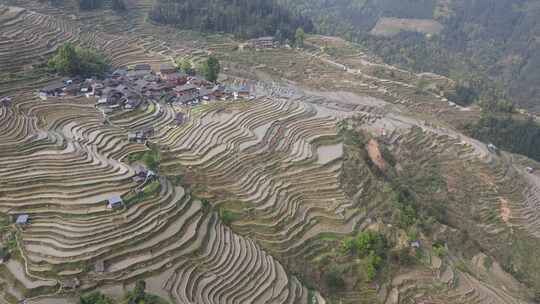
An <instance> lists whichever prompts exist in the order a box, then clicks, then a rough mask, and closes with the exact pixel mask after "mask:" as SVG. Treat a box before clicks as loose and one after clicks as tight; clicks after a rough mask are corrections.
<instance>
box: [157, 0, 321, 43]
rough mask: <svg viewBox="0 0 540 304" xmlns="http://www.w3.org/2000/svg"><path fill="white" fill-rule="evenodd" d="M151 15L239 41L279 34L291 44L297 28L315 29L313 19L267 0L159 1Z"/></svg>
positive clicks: (174, 23) (162, 20)
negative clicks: (240, 39)
mask: <svg viewBox="0 0 540 304" xmlns="http://www.w3.org/2000/svg"><path fill="white" fill-rule="evenodd" d="M149 16H150V18H151V19H152V20H154V21H156V22H160V23H165V24H172V25H176V26H178V27H182V28H187V29H192V30H198V31H202V32H226V33H232V34H234V35H235V36H237V37H239V38H253V37H260V36H267V35H271V36H273V35H276V36H279V38H281V39H283V40H285V39H289V40H291V41H292V40H294V38H295V34H296V30H297V29H298V28H303V29H304V30H305V31H308V32H309V31H311V30H312V28H313V24H312V23H311V21H310V19H308V18H305V17H303V16H301V15H299V14H293V13H291V12H290V11H289V10H288V9H286V8H283V7H282V6H281V5H279V4H278V3H277V2H276V1H268V0H229V1H223V0H172V1H165V0H156V1H155V3H154V6H153V8H152V10H151V12H150V13H149ZM279 38H278V39H279Z"/></svg>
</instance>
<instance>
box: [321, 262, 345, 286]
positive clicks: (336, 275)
mask: <svg viewBox="0 0 540 304" xmlns="http://www.w3.org/2000/svg"><path fill="white" fill-rule="evenodd" d="M325 282H326V285H327V286H328V288H330V290H332V291H338V290H343V289H344V288H345V280H343V272H342V271H341V269H339V268H338V267H336V266H332V268H330V270H329V271H328V272H326V274H325Z"/></svg>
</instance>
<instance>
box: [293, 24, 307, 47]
mask: <svg viewBox="0 0 540 304" xmlns="http://www.w3.org/2000/svg"><path fill="white" fill-rule="evenodd" d="M305 37H306V33H305V32H304V29H303V28H298V29H297V30H296V33H295V35H294V42H295V44H296V47H299V48H303V47H304V39H305Z"/></svg>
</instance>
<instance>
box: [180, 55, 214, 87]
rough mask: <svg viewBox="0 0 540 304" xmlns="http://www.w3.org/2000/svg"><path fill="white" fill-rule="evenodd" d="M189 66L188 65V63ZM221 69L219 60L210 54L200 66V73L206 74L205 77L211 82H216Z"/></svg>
mask: <svg viewBox="0 0 540 304" xmlns="http://www.w3.org/2000/svg"><path fill="white" fill-rule="evenodd" d="M186 66H187V65H186ZM220 71H221V66H220V64H219V60H218V59H217V58H216V57H214V56H210V57H208V59H206V60H205V61H204V62H203V63H202V64H201V65H200V66H199V73H200V74H201V75H203V76H204V78H205V79H206V80H208V81H210V82H216V80H217V79H218V76H219V72H220Z"/></svg>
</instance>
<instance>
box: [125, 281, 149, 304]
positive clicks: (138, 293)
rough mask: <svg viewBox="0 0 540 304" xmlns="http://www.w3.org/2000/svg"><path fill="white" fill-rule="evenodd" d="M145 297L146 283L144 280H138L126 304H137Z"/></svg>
mask: <svg viewBox="0 0 540 304" xmlns="http://www.w3.org/2000/svg"><path fill="white" fill-rule="evenodd" d="M145 297H146V282H145V281H144V280H138V281H137V283H135V288H134V289H133V292H131V293H130V294H129V296H128V304H139V303H140V302H141V301H144V298H145Z"/></svg>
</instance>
